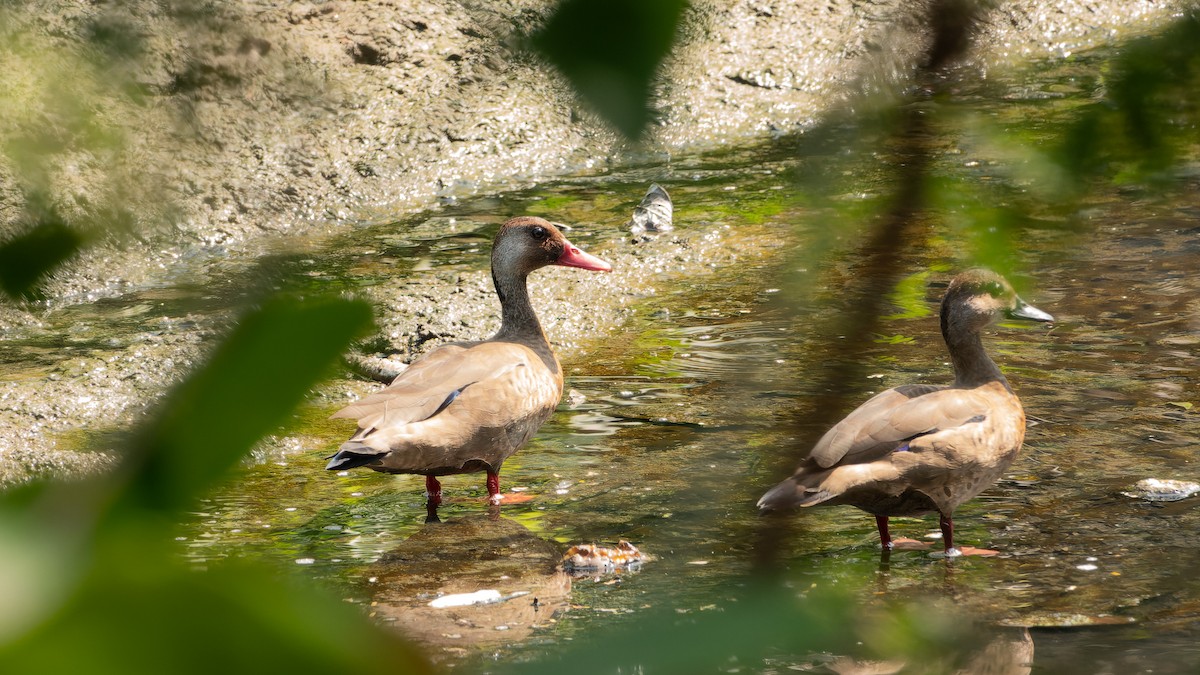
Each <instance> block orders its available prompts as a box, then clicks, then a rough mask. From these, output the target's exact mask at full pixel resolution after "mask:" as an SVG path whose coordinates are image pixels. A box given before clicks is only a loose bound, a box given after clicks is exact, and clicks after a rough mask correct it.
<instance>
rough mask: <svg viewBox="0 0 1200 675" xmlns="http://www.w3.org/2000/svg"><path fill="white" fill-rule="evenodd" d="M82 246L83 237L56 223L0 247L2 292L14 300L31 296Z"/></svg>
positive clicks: (48, 224)
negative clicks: (37, 287) (47, 277)
mask: <svg viewBox="0 0 1200 675" xmlns="http://www.w3.org/2000/svg"><path fill="white" fill-rule="evenodd" d="M82 246H83V236H82V235H80V234H79V233H78V232H76V231H74V230H72V229H71V228H69V227H67V226H66V225H64V224H62V223H61V222H58V221H56V220H48V221H45V222H42V223H40V224H38V225H37V226H36V227H34V228H33V229H31V230H29V231H27V232H25V233H24V234H20V235H18V236H16V237H13V238H12V239H9V240H8V241H6V242H4V243H3V244H0V290H3V291H4V293H5V294H6V295H8V296H9V297H11V298H21V297H29V296H30V295H32V294H33V293H34V289H35V287H36V286H37V285H38V284H39V283H41V282H42V281H43V280H44V279H45V278H46V276H47V275H49V274H50V273H51V272H53V271H54V270H55V269H57V268H58V266H59V265H62V264H63V263H64V262H66V261H68V260H70V259H71V258H73V257H74V256H75V254H76V253H78V252H79V249H80V248H81V247H82Z"/></svg>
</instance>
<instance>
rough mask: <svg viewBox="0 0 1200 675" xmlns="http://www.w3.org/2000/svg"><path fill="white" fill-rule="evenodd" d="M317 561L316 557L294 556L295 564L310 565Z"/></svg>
mask: <svg viewBox="0 0 1200 675" xmlns="http://www.w3.org/2000/svg"><path fill="white" fill-rule="evenodd" d="M315 562H317V559H316V558H296V564H297V565H311V564H313V563H315Z"/></svg>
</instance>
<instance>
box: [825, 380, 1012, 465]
mask: <svg viewBox="0 0 1200 675" xmlns="http://www.w3.org/2000/svg"><path fill="white" fill-rule="evenodd" d="M987 411H988V401H987V400H986V399H985V398H984V397H982V396H980V395H979V394H977V393H975V392H973V391H972V390H969V389H951V388H945V387H938V386H933V385H924V384H911V385H905V386H901V387H896V388H895V389H888V390H887V391H883V392H880V393H879V394H877V395H875V396H874V397H872V398H871V399H870V400H868V401H867V402H866V403H863V404H862V405H861V406H859V407H858V408H857V409H855V410H854V412H851V413H850V414H849V415H847V416H846V418H845V419H843V420H842V421H841V422H838V423H837V424H836V425H834V426H833V428H831V429H830V430H829V431H828V432H826V433H825V435H824V436H822V437H821V440H819V441H817V444H816V445H815V446H814V447H813V450H812V453H811V454H810V455H809V458H810V459H811V460H813V461H815V462H816V463H817V465H818V466H820V467H821V468H829V467H831V466H834V465H837V464H853V463H859V462H869V461H873V460H875V459H878V458H879V457H880V456H882V455H884V454H886V453H889V452H892V451H893V450H895V449H896V447H897V445H898V444H901V443H903V442H904V441H907V440H911V439H913V438H916V437H918V436H922V435H924V434H928V433H931V432H933V431H936V430H945V429H951V428H954V427H958V426H961V425H963V424H966V423H968V422H970V421H973V420H976V419H977V418H978V417H979V416H980V415H984V416H986V414H987Z"/></svg>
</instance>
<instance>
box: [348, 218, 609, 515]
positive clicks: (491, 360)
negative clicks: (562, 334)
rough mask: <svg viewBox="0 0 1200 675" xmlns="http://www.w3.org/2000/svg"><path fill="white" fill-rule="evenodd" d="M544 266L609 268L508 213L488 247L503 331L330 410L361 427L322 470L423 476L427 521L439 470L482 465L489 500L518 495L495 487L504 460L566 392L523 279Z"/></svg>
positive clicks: (439, 352) (538, 222)
mask: <svg viewBox="0 0 1200 675" xmlns="http://www.w3.org/2000/svg"><path fill="white" fill-rule="evenodd" d="M548 265H561V266H564V267H578V268H580V269H585V270H593V271H598V272H608V271H611V270H612V267H611V266H610V265H609V264H608V263H606V262H604V261H603V260H600V259H599V258H597V257H595V256H593V255H590V254H588V253H585V252H584V251H581V250H580V249H579V248H578V247H576V246H574V245H572V244H571V242H569V241H567V239H566V238H565V237H564V236H563V234H562V233H561V232H560V231H559V230H558V228H556V227H555V226H554V225H552V224H551V223H549V222H547V221H545V220H542V219H541V218H529V217H525V218H513V219H512V220H509V221H508V222H507V223H505V224H504V226H503V227H501V228H500V232H499V233H498V234H497V235H496V240H495V242H494V243H493V245H492V281H493V283H494V284H495V287H496V295H497V296H499V298H500V307H501V324H500V330H499V331H498V332H497V333H496V334H495V335H494V336H493V337H491V338H490V339H488V340H484V341H482V342H462V343H454V344H447V345H442V346H440V347H438V348H436V349H434V350H433V351H431V352H429V353H428V354H426V355H425V356H424V357H422V358H421V359H418V360H417V361H415V362H414V363H413V364H412V365H410V366H409V367H408V368H407V369H406V370H405V371H404V372H402V373H400V375H398V376H397V377H396V379H395V380H394V381H392V383H391V384H390V385H388V386H387V387H385V388H384V389H382V390H380V391H377V392H375V393H374V394H371V395H370V396H367V397H365V398H363V399H362V400H360V401H358V402H356V403H353V404H351V405H349V406H346V407H345V408H343V409H342V410H340V411H338V412H337V413H334V415H333V417H335V418H349V419H354V420H357V421H358V432H357V433H355V434H354V435H353V436H352V437H351V438H350V440H348V441H346V442H345V443H343V444H342V446H341V447H340V448H339V449H338V451H337V452H336V453H335V454H334V455H333V456H332V457H330V458H329V464H328V465H326V467H325V468H326V469H328V470H330V471H342V470H345V469H352V468H354V467H359V466H365V467H367V468H368V469H373V470H375V471H380V472H383V473H412V474H419V475H423V476H425V490H426V495H427V498H428V502H427V511H428V519H429V520H430V521H436V520H437V507H438V505H439V504H440V503H441V501H442V485H441V482H439V481H438V477H440V476H447V475H451V474H459V473H475V472H479V471H485V472H487V490H488V499H489V501H490V502H491V503H492V504H493V505H495V504H499V503H500V502H501V501H505V500H506V501H510V502H512V501H517V500H518V498H517V497H515V496H513V495H504V494H502V493H501V492H500V467H501V465H502V464H503V463H504V460H506V459H508V458H509V457H510V456H512V454H513V453H515V452H516V451H517V450H520V449H521V447H522V446H524V445H525V444H526V443H527V442H529V439H530V438H531V437H532V436H533V434H534V433H535V432H537V430H538V428H539V427H540V426H542V423H543V422H545V421H546V419H547V418H548V417H550V414H551V413H553V412H554V409H555V407H557V406H558V402H559V400H560V399H561V398H562V390H563V373H562V368H561V367H560V366H559V364H558V358H557V357H556V356H555V355H554V350H553V349H551V347H550V342H549V340H547V339H546V333H545V332H544V331H543V330H542V326H541V324H540V323H539V322H538V318H537V314H535V313H534V311H533V305H532V304H530V302H529V291H528V288H527V286H526V278H527V277H528V276H529V274H530V273H531V272H533V271H535V270H538V269H540V268H542V267H546V266H548ZM526 499H527V497H526Z"/></svg>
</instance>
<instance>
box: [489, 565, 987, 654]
mask: <svg viewBox="0 0 1200 675" xmlns="http://www.w3.org/2000/svg"><path fill="white" fill-rule="evenodd" d="M730 590H731V591H732V592H735V594H736V596H737V599H736V600H731V601H729V602H725V603H722V604H721V605H719V606H714V607H712V608H710V609H706V610H703V611H700V612H698V613H693V612H689V613H684V614H681V613H679V612H677V611H675V610H674V609H671V608H663V609H658V610H652V611H647V612H645V613H643V614H641V615H640V616H638V617H636V618H634V619H633V621H632V622H631V623H629V624H626V625H625V626H623V627H620V628H614V629H610V630H606V631H601V632H597V633H592V634H591V635H589V636H587V638H584V639H579V640H578V641H577V642H576V643H575V644H574V645H573V646H572V648H571V649H570V650H569V652H568V653H567V654H565V655H563V656H561V657H560V658H546V659H543V660H541V661H537V662H534V663H519V664H511V663H510V664H506V665H505V667H504V668H501V669H500V670H498V672H501V673H521V675H562V673H564V672H570V673H571V674H572V675H588V674H589V673H596V674H598V675H599V674H601V673H603V674H605V675H608V674H611V673H644V674H646V675H656V674H661V673H679V674H681V675H682V674H687V675H692V674H694V673H716V672H730V669H731V668H748V669H749V671H750V672H759V668H760V667H761V665H762V664H763V663H764V662H765V661H773V662H778V659H789V660H795V659H807V658H809V657H811V656H812V655H814V654H828V653H831V652H832V653H841V654H849V653H859V654H862V653H863V651H864V650H863V645H864V643H865V644H866V646H867V651H868V653H867V654H865V656H866V657H868V658H879V657H880V656H881V655H883V654H886V655H887V657H888V658H891V659H900V660H901V661H903V660H905V659H909V660H912V661H913V662H919V661H924V662H926V663H927V662H928V661H929V660H930V659H931V658H934V657H936V658H940V659H943V660H944V662H945V663H943V664H940V666H942V667H931V668H927V669H923V670H921V671H920V672H929V673H934V672H954V668H952V667H945V665H946V663H949V662H951V661H952V660H953V659H954V658H955V657H960V656H961V653H960V650H970V649H973V648H975V647H977V646H978V644H979V635H978V629H977V627H976V626H975V625H974V624H973V623H972V622H971V621H969V620H964V617H962V616H961V615H959V614H958V613H957V612H955V611H954V610H953V609H952V608H948V607H942V608H938V609H937V611H936V612H934V611H933V609H934V608H933V607H932V606H930V605H928V604H914V605H907V604H899V605H896V606H887V607H875V608H872V609H867V610H864V608H863V607H862V606H861V605H860V604H859V602H858V601H856V600H855V599H854V597H853V595H851V594H850V593H851V591H850V590H849V589H842V590H841V591H833V590H820V589H815V590H814V589H806V590H805V592H801V591H799V590H796V589H795V588H791V587H789V586H786V585H780V584H777V583H775V582H773V581H767V580H764V579H761V578H760V579H746V580H745V582H744V583H742V584H736V585H733V586H731V587H730ZM877 645H878V647H876V646H877ZM956 648H958V649H956ZM879 649H884V650H886V651H879Z"/></svg>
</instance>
